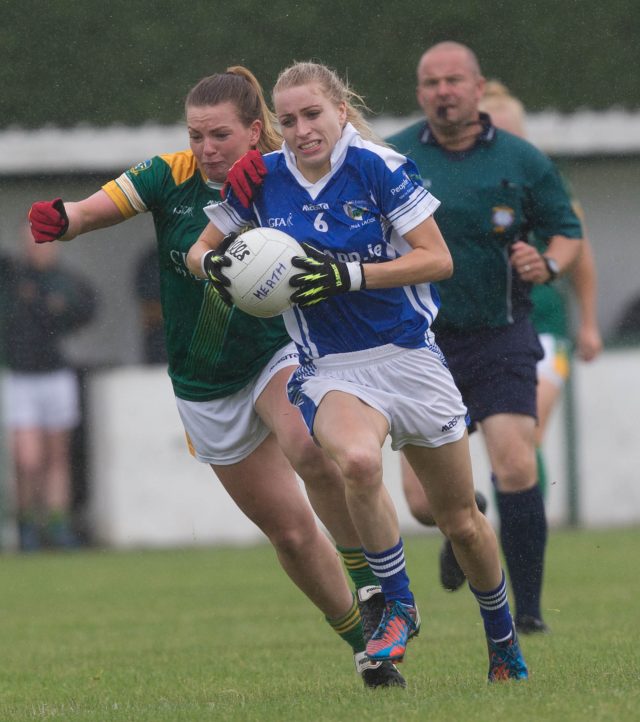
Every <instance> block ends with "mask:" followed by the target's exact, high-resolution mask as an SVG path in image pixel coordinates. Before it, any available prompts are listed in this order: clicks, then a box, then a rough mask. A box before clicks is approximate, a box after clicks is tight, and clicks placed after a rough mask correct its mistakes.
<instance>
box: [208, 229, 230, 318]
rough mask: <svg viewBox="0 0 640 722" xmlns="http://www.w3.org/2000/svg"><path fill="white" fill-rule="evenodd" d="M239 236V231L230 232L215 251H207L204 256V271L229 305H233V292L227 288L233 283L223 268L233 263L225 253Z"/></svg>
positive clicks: (219, 294)
mask: <svg viewBox="0 0 640 722" xmlns="http://www.w3.org/2000/svg"><path fill="white" fill-rule="evenodd" d="M237 237H238V234H237V233H229V235H227V236H225V237H224V238H223V239H222V243H220V245H219V246H218V248H216V250H215V251H207V252H206V253H205V254H204V256H202V271H203V272H204V275H205V276H206V277H207V279H208V280H209V281H211V285H212V286H213V289H214V291H215V292H216V293H217V294H218V296H220V298H221V299H222V300H223V301H224V303H225V304H226V305H227V306H233V300H232V299H231V294H230V293H229V291H228V290H227V288H228V287H229V286H230V285H231V281H230V280H229V279H228V278H227V277H226V276H225V275H224V274H223V273H222V269H223V268H224V267H225V266H230V265H231V259H230V258H229V256H227V255H225V251H226V250H227V248H229V246H230V245H231V244H232V243H233V242H234V241H235V240H236V238H237Z"/></svg>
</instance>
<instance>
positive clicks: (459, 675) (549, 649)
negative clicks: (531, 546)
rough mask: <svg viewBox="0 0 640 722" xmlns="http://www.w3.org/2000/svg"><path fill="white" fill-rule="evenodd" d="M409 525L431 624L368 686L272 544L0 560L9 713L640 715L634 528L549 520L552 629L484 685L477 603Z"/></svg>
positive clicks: (527, 642)
mask: <svg viewBox="0 0 640 722" xmlns="http://www.w3.org/2000/svg"><path fill="white" fill-rule="evenodd" d="M439 542H440V540H439V537H438V536H435V535H430V536H426V537H414V538H409V539H407V540H406V547H407V556H408V564H409V571H410V574H411V577H412V582H413V587H414V590H415V592H416V595H417V597H418V600H419V602H420V607H421V611H422V617H423V631H422V633H421V635H420V637H418V639H417V640H414V641H413V642H412V643H411V645H410V648H409V652H408V655H407V659H406V661H405V663H404V664H403V665H402V671H403V673H404V674H405V676H406V677H407V679H408V682H409V687H408V689H407V690H377V691H369V690H365V689H364V688H362V687H361V683H360V681H359V680H358V679H357V677H356V676H355V672H353V668H352V661H351V655H350V652H349V650H348V648H347V646H346V645H345V644H344V643H343V642H341V641H340V640H339V639H338V638H337V637H336V636H335V635H334V634H333V633H332V632H331V631H330V630H329V628H328V626H327V625H326V624H325V623H324V621H323V619H322V615H321V614H320V613H319V612H317V610H315V609H314V608H313V607H312V606H311V604H310V603H308V602H307V601H306V600H305V599H304V597H303V596H302V595H301V594H300V593H299V592H298V591H297V590H295V589H294V588H293V586H292V585H291V584H290V582H288V580H287V579H286V578H285V577H284V574H283V573H282V572H281V571H280V569H279V568H278V566H277V563H276V561H275V557H274V555H273V552H272V551H271V549H270V548H269V547H267V546H264V547H257V548H252V549H228V548H225V549H197V550H184V551H183V550H180V551H154V552H112V551H109V552H104V551H86V552H78V553H72V554H62V555H53V554H38V555H32V556H18V555H16V556H11V555H5V556H4V557H2V558H1V559H0V590H1V591H0V650H1V653H0V722H12V721H14V720H64V721H65V722H66V721H69V722H80V721H84V720H109V721H111V720H114V721H116V720H117V721H123V722H165V721H166V722H181V721H182V720H189V721H191V720H224V722H235V721H236V720H237V721H242V722H249V721H251V722H253V721H255V722H286V721H289V720H292V721H294V722H306V721H307V720H309V721H311V720H314V721H315V720H319V721H322V722H324V721H327V722H331V721H334V720H335V721H342V720H344V721H345V722H346V721H347V720H348V721H349V722H352V721H353V722H368V721H369V720H371V721H373V720H398V721H399V722H412V721H414V720H421V721H422V720H429V721H432V722H438V721H440V720H442V721H444V720H446V721H450V720H456V721H457V720H461V721H462V720H463V721H464V722H476V721H477V722H485V721H487V720H491V721H493V720H499V719H504V720H514V721H516V720H518V721H521V720H536V721H537V720H563V721H565V720H566V721H567V722H573V721H574V720H575V721H576V722H577V721H580V722H584V721H586V720H588V721H589V722H591V721H594V720H595V721H598V720H612V721H615V722H618V721H621V722H625V721H626V720H640V634H639V632H638V629H639V626H640V601H639V600H640V580H639V575H638V572H639V571H640V569H639V562H638V560H639V559H640V529H628V530H617V531H600V532H592V531H591V532H586V531H573V532H572V531H554V532H553V533H552V534H551V538H550V544H549V552H548V563H547V576H546V587H545V597H544V607H545V617H546V620H547V621H548V623H549V624H550V626H551V627H552V630H553V633H552V634H551V635H548V636H546V637H542V638H540V637H539V638H524V639H523V646H524V651H525V655H526V657H527V661H528V663H529V666H530V668H531V679H530V680H529V681H528V682H525V683H519V684H501V685H492V686H489V685H488V684H487V683H486V681H485V679H486V649H485V645H484V637H483V634H482V628H481V625H480V617H479V614H478V611H477V606H476V604H475V602H474V600H473V598H472V597H471V595H470V594H469V593H468V592H467V591H466V590H462V591H460V592H457V593H455V594H448V593H445V592H444V591H443V590H441V589H440V588H439V586H438V584H437V568H436V563H437V552H438V548H439Z"/></svg>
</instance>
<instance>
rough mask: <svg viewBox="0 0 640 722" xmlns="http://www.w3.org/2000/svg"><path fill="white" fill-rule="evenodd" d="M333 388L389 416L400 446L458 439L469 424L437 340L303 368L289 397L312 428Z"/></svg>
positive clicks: (328, 359)
mask: <svg viewBox="0 0 640 722" xmlns="http://www.w3.org/2000/svg"><path fill="white" fill-rule="evenodd" d="M329 391H344V392H346V393H348V394H352V395H353V396H356V397H357V398H359V399H360V400H361V401H364V403H366V404H368V405H369V406H371V407H372V408H374V409H377V410H378V411H379V412H380V413H381V414H382V415H383V416H384V417H385V418H386V419H387V422H388V424H389V434H390V435H391V446H392V448H393V449H396V450H397V449H401V448H402V447H403V446H406V445H407V444H412V445H414V446H428V447H436V446H441V445H442V444H447V443H450V442H452V441H457V440H458V439H460V438H461V437H462V435H463V434H464V431H465V428H466V423H465V417H466V413H467V409H466V407H465V405H464V403H463V402H462V396H461V395H460V392H459V391H458V387H457V386H456V385H455V383H454V381H453V378H452V376H451V373H450V371H449V369H448V367H447V365H446V362H445V360H444V356H443V355H442V352H441V351H440V349H439V348H438V347H437V346H436V345H435V344H433V345H432V346H429V347H425V348H418V349H406V348H400V347H399V346H394V345H392V344H389V345H386V346H381V347H379V348H374V349H367V350H366V351H356V352H354V353H348V354H332V355H331V356H325V357H324V358H321V359H318V360H316V361H314V362H313V363H311V364H307V365H305V366H301V367H300V368H299V369H298V370H297V371H296V372H295V373H294V374H293V376H292V378H291V380H290V381H289V385H288V392H289V399H290V401H291V402H292V403H294V404H295V405H296V406H298V407H299V408H300V410H301V412H302V415H303V417H304V420H305V423H306V424H307V427H308V428H309V429H310V430H311V431H313V421H314V418H315V415H316V411H317V409H318V406H319V404H320V402H321V401H322V399H323V397H324V395H325V394H327V393H328V392H329Z"/></svg>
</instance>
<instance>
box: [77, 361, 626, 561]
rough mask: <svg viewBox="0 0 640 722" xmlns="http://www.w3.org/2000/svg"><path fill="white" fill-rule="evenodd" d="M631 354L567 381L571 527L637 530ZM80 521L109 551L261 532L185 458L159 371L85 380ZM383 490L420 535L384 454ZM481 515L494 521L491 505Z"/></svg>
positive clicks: (552, 497) (554, 498) (556, 450)
mask: <svg viewBox="0 0 640 722" xmlns="http://www.w3.org/2000/svg"><path fill="white" fill-rule="evenodd" d="M639 368H640V351H625V352H622V351H620V352H607V353H605V354H604V355H603V357H602V358H601V359H600V360H598V361H596V362H595V363H593V364H590V365H585V364H577V365H576V371H575V383H576V397H577V404H576V406H577V413H578V440H579V448H578V459H579V471H580V500H581V504H580V521H581V523H582V524H584V525H587V526H607V525H615V524H639V523H640V485H639V484H638V481H637V474H638V472H637V469H638V468H639V467H640V443H638V440H639V437H640V434H639V433H638V430H637V427H636V424H635V418H636V416H637V412H638V410H639V409H640V389H638V388H637V387H635V386H631V384H630V380H632V379H633V377H634V371H636V370H637V369H639ZM89 413H90V427H89V428H90V430H91V432H90V433H91V439H92V448H91V474H90V479H89V483H90V487H91V494H90V505H89V516H90V519H91V529H92V531H93V533H94V535H95V540H96V541H98V542H101V543H105V544H109V545H113V546H117V547H129V546H172V545H194V544H195V545H198V544H215V543H251V542H255V541H256V540H259V539H261V538H262V537H261V533H260V532H259V531H258V530H257V529H256V528H255V527H253V525H252V524H251V523H250V522H249V521H248V520H246V519H245V518H244V517H243V516H242V514H241V513H240V512H239V511H238V510H237V509H236V508H235V506H234V505H233V503H232V502H231V501H230V499H229V498H228V497H227V495H226V493H225V492H224V490H223V489H222V487H221V485H220V484H219V483H218V481H217V479H216V478H215V476H214V474H213V472H212V471H211V470H210V469H209V467H207V466H206V465H203V464H200V463H198V462H197V461H195V460H194V459H192V458H191V457H190V456H189V455H188V453H187V451H186V446H185V441H184V433H183V430H182V426H181V423H180V420H179V417H178V413H177V410H176V408H175V402H174V399H173V395H172V393H171V388H170V384H169V381H168V378H167V376H166V373H165V371H164V370H163V369H159V368H158V369H149V368H141V367H127V368H122V369H119V370H115V371H113V370H111V371H103V372H98V373H95V374H94V375H93V377H92V378H91V379H90V388H89ZM563 429H564V425H563V420H562V412H561V410H560V409H558V412H557V413H556V414H555V417H554V418H553V420H552V424H551V427H550V429H549V436H548V444H547V456H548V461H549V467H550V469H549V483H550V490H549V498H548V510H549V519H550V522H551V524H552V525H561V524H563V523H565V521H566V519H567V501H566V500H567V481H566V470H565V463H564V446H563V433H564V432H563ZM471 446H472V454H473V460H474V474H475V478H476V485H477V487H478V488H479V489H481V490H483V491H485V492H486V493H487V494H488V495H489V499H490V501H491V491H490V482H489V468H488V464H487V461H486V458H485V455H484V450H483V447H482V443H481V439H480V437H479V434H474V435H473V437H472V443H471ZM384 462H385V476H386V483H387V486H388V487H389V489H390V491H391V493H392V495H393V496H394V499H395V501H396V504H397V507H398V513H399V516H400V522H401V527H402V531H403V533H405V534H406V533H414V532H420V531H424V532H425V533H429V532H428V531H427V530H425V529H424V527H420V525H418V524H417V522H415V521H414V520H413V519H412V517H411V516H410V514H409V512H408V509H407V506H406V503H405V501H404V497H403V495H402V492H401V488H400V478H399V466H398V457H397V455H396V454H395V453H394V452H392V451H391V450H390V448H388V447H385V454H384ZM489 517H490V518H491V519H492V521H494V523H495V522H496V521H497V519H496V516H495V511H494V509H493V506H490V510H489Z"/></svg>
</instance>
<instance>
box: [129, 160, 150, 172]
mask: <svg viewBox="0 0 640 722" xmlns="http://www.w3.org/2000/svg"><path fill="white" fill-rule="evenodd" d="M152 162H153V160H152V159H149V160H143V161H142V162H141V163H138V164H137V165H134V166H133V167H132V168H129V172H130V173H133V175H138V174H139V173H142V171H143V170H148V169H149V168H151V163H152Z"/></svg>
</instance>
